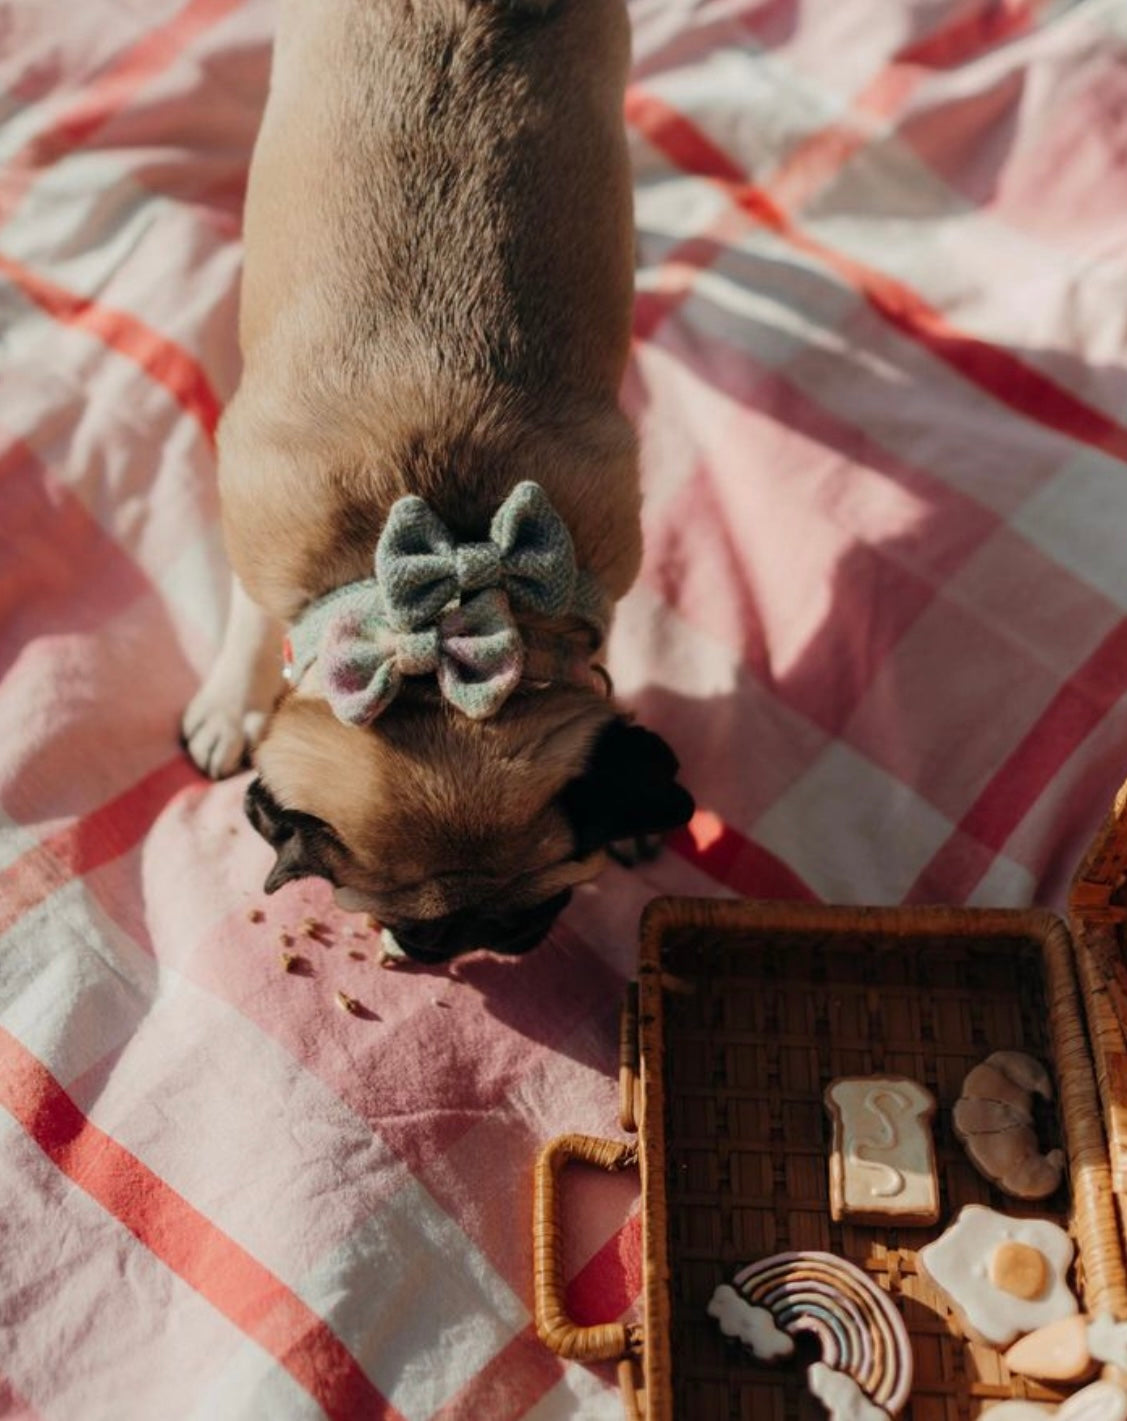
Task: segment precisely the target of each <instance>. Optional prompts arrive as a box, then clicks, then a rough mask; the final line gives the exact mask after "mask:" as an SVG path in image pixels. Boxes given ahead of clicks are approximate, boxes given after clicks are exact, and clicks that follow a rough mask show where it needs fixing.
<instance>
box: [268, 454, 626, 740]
mask: <svg viewBox="0 0 1127 1421" xmlns="http://www.w3.org/2000/svg"><path fill="white" fill-rule="evenodd" d="M374 570H375V576H374V577H370V578H364V579H362V580H360V581H358V582H352V583H348V584H347V585H346V586H344V587H340V588H337V589H335V590H334V591H332V592H330V593H328V594H327V595H326V596H324V597H321V598H319V599H318V600H317V601H315V602H313V603H311V604H310V605H309V606H308V607H307V608H306V609H305V610H304V611H303V612H302V613H301V615H300V616H299V617H298V619H297V620H296V622H295V623H294V625H293V626H292V627H291V629H290V633H289V636H288V637H287V638H286V643H285V648H284V654H285V657H286V674H287V677H288V679H289V680H291V682H293V683H294V684H296V683H297V682H298V681H299V680H300V679H301V677H302V675H303V674H304V673H305V671H306V670H307V669H308V668H309V666H311V665H312V664H313V662H314V661H315V660H320V661H321V663H322V677H323V680H324V684H325V693H326V695H327V697H328V700H329V703H330V705H331V706H332V708H333V710H334V712H335V713H336V715H337V716H338V717H339V718H340V719H341V720H345V721H347V722H349V723H351V724H367V723H368V722H370V721H371V720H373V719H374V718H375V717H376V716H378V715H380V714H381V713H382V712H383V711H384V710H385V709H386V708H387V706H388V705H389V704H390V703H391V701H392V700H393V699H394V697H395V696H396V695H397V694H398V692H399V690H400V688H401V685H402V680H403V678H404V677H405V676H426V675H432V674H433V675H436V676H437V678H438V683H439V686H440V689H441V690H442V693H443V695H444V696H445V697H446V699H448V700H449V701H451V703H452V704H454V705H456V706H457V707H458V708H459V709H460V710H462V711H463V712H464V713H465V714H466V715H469V716H470V717H472V718H473V719H485V718H487V717H488V716H491V715H495V714H496V713H497V711H498V710H499V709H500V708H501V706H502V705H503V704H504V702H505V700H506V699H507V698H508V696H509V695H510V694H511V693H512V691H513V690H514V689H515V688H516V686H517V685H518V684H520V683H521V682H524V683H526V684H529V683H543V682H552V683H557V682H560V681H564V682H568V683H571V684H592V683H593V679H594V676H595V674H596V673H594V672H593V671H592V669H591V660H592V658H593V656H594V655H595V654H596V653H597V652H598V650H599V649H600V647H601V646H602V645H603V643H604V641H605V639H606V633H607V629H608V626H609V623H610V615H611V603H610V599H609V598H608V597H607V596H606V594H605V593H604V592H603V590H602V588H601V587H600V586H599V585H598V583H597V582H596V581H595V579H594V578H593V577H591V576H590V574H588V573H585V572H581V571H580V570H579V569H577V567H576V563H575V551H574V547H573V545H572V541H571V535H570V533H569V532H568V529H567V525H566V524H565V523H564V522H563V520H562V519H561V518H560V516H559V514H558V513H556V511H555V509H554V508H553V507H552V505H551V503H550V502H549V500H548V498H547V495H546V494H545V493H544V491H543V489H542V488H541V487H540V486H539V484H535V483H532V482H527V481H526V482H524V483H520V484H518V485H517V486H516V488H514V489H513V491H512V493H510V494H509V496H508V497H507V498H506V499H505V501H504V502H503V503H502V504H501V506H500V508H498V510H497V512H496V514H495V515H494V517H493V520H492V523H491V525H490V536H489V538H488V539H487V540H486V541H484V542H480V543H457V542H456V541H455V540H454V538H453V536H452V535H451V533H450V531H449V529H448V528H447V527H446V525H445V524H444V523H443V522H442V520H441V519H440V518H439V517H438V515H437V514H436V513H435V512H434V510H433V509H432V508H430V507H429V505H428V504H426V503H425V502H424V501H423V500H422V499H421V498H417V497H415V496H414V495H411V496H408V497H406V498H401V499H398V500H397V501H396V502H395V503H394V504H393V505H392V507H391V510H390V512H389V515H388V519H387V522H386V524H385V525H384V529H383V531H382V533H381V534H380V538H379V541H378V543H377V545H376V551H375V557H374ZM516 612H526V613H538V614H540V615H543V616H573V617H576V618H577V619H578V620H580V621H581V622H583V623H584V624H585V625H586V626H587V627H588V628H589V629H590V632H591V647H590V650H589V652H588V654H587V655H586V656H583V655H582V653H578V652H577V651H576V649H575V647H574V644H573V643H572V642H570V641H568V639H567V638H563V637H541V636H539V635H537V636H532V635H531V634H530V633H528V632H527V631H526V632H523V633H522V631H521V629H520V628H519V627H518V626H517V623H516V620H515V617H514V613H516Z"/></svg>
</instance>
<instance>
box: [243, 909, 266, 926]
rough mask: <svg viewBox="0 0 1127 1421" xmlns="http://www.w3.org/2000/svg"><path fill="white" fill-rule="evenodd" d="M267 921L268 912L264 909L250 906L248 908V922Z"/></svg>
mask: <svg viewBox="0 0 1127 1421" xmlns="http://www.w3.org/2000/svg"><path fill="white" fill-rule="evenodd" d="M265 921H266V914H265V913H264V912H263V911H262V909H261V908H248V909H247V922H248V923H262V922H265Z"/></svg>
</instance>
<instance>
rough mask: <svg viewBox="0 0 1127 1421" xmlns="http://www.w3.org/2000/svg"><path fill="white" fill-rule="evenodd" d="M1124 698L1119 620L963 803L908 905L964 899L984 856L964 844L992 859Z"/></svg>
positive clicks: (1125, 631)
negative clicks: (952, 831)
mask: <svg viewBox="0 0 1127 1421" xmlns="http://www.w3.org/2000/svg"><path fill="white" fill-rule="evenodd" d="M1125 694H1127V621H1121V622H1119V623H1117V624H1116V626H1115V627H1114V628H1113V629H1112V631H1111V632H1110V634H1109V635H1108V636H1106V637H1105V638H1104V640H1103V642H1101V644H1100V645H1099V646H1098V647H1097V648H1096V650H1095V651H1094V652H1093V653H1092V655H1091V656H1089V658H1088V660H1087V661H1086V662H1085V663H1084V664H1083V666H1081V667H1080V668H1079V670H1078V671H1076V672H1075V673H1074V674H1073V675H1072V676H1071V677H1070V678H1069V680H1068V681H1066V682H1065V684H1064V685H1063V686H1062V687H1061V688H1060V690H1059V691H1058V692H1057V694H1056V695H1055V696H1054V697H1053V699H1052V700H1051V701H1050V702H1049V704H1048V706H1047V707H1046V708H1045V710H1044V711H1043V712H1042V713H1041V715H1040V717H1039V718H1038V720H1037V722H1036V723H1035V724H1034V726H1033V728H1032V729H1031V730H1030V731H1029V732H1028V734H1027V735H1026V736H1025V738H1024V739H1023V740H1022V741H1021V743H1020V744H1019V745H1018V747H1017V749H1016V750H1015V751H1014V752H1013V754H1012V755H1011V756H1010V757H1009V759H1008V760H1007V761H1006V762H1005V764H1004V765H1003V766H1002V767H1001V769H1000V770H999V771H998V773H997V774H996V775H994V777H993V778H992V779H991V780H990V783H989V784H988V785H987V786H986V788H985V789H984V790H983V791H982V793H981V794H980V795H979V797H978V798H977V799H976V800H975V802H974V804H973V805H971V807H970V809H969V810H968V811H967V813H966V815H965V816H964V817H963V819H962V820H961V821H960V823H959V826H958V827H959V831H960V834H959V837H958V838H952V839H949V840H948V841H947V842H946V843H945V844H944V845H943V847H942V848H941V849H940V850H939V851H938V853H937V854H936V855H935V856H934V857H933V858H932V859H931V861H930V862H929V863H928V865H927V866H926V867H925V868H924V869H923V870H922V872H921V873H920V875H919V877H918V878H917V880H916V882H915V883H914V884H913V885H912V888H911V889H910V890H909V894H908V899H909V901H913V902H921V901H924V900H925V899H929V900H930V899H931V898H933V897H934V896H935V894H936V893H937V892H941V893H942V894H943V896H944V898H945V899H947V900H949V901H950V902H952V903H957V902H961V901H962V900H963V899H965V898H966V896H967V894H969V893H971V892H972V891H973V890H974V888H975V887H976V886H977V884H978V883H979V881H980V880H981V878H982V876H983V874H984V873H985V872H986V870H987V869H988V868H989V866H990V861H991V859H990V856H989V855H980V854H977V853H973V852H968V849H967V845H966V839H967V838H969V839H971V840H973V841H974V843H976V844H980V845H982V846H983V847H984V848H986V849H988V850H991V851H992V853H994V854H997V853H1000V852H1001V851H1002V849H1003V848H1004V847H1005V844H1006V840H1007V839H1008V838H1009V837H1010V835H1011V834H1012V833H1013V832H1014V830H1015V829H1016V828H1017V826H1018V825H1019V824H1020V823H1021V821H1022V819H1024V817H1025V816H1026V814H1028V813H1029V811H1030V810H1031V809H1032V808H1033V806H1034V804H1036V802H1037V800H1038V798H1039V796H1040V795H1041V794H1042V793H1043V791H1044V789H1045V786H1046V785H1047V784H1048V783H1049V782H1050V780H1052V778H1053V776H1054V775H1056V774H1057V772H1058V771H1059V770H1060V769H1061V768H1062V766H1063V765H1064V764H1065V763H1066V762H1067V761H1068V760H1069V759H1070V757H1071V756H1072V755H1073V754H1075V752H1076V751H1077V749H1078V748H1079V747H1080V745H1081V744H1083V742H1084V740H1085V739H1086V738H1087V737H1088V736H1089V735H1090V734H1091V733H1092V731H1093V730H1094V729H1095V727H1096V726H1097V725H1098V724H1099V723H1100V721H1101V720H1102V719H1103V718H1104V716H1106V715H1107V713H1108V711H1109V710H1111V708H1112V706H1114V705H1115V703H1116V702H1117V701H1118V700H1120V699H1121V698H1122V697H1123V696H1124V695H1125Z"/></svg>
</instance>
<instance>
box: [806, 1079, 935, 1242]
mask: <svg viewBox="0 0 1127 1421" xmlns="http://www.w3.org/2000/svg"><path fill="white" fill-rule="evenodd" d="M824 1099H825V1104H826V1109H827V1110H828V1111H829V1113H830V1118H831V1120H832V1121H833V1140H832V1145H831V1150H830V1214H831V1216H832V1217H833V1218H834V1219H835V1220H838V1221H840V1220H842V1219H852V1220H855V1221H856V1222H857V1223H876V1224H887V1223H896V1224H903V1225H907V1226H912V1225H927V1224H934V1223H935V1222H936V1221H937V1220H938V1218H939V1181H938V1178H937V1175H936V1169H935V1145H934V1142H933V1140H932V1134H931V1121H932V1118H933V1116H934V1115H935V1097H934V1096H933V1095H932V1094H931V1092H930V1091H929V1090H925V1088H924V1087H923V1086H922V1085H919V1084H918V1083H917V1082H916V1081H913V1080H909V1079H908V1078H907V1077H906V1076H843V1077H841V1078H840V1079H838V1080H835V1081H831V1083H830V1085H829V1086H828V1087H827V1089H826V1093H825V1097H824Z"/></svg>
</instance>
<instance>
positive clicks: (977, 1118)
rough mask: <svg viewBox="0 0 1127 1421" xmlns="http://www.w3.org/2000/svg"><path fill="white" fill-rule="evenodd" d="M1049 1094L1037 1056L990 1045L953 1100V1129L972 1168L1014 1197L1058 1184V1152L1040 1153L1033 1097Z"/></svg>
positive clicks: (1035, 1195) (1040, 1194) (1039, 1194)
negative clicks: (992, 1049)
mask: <svg viewBox="0 0 1127 1421" xmlns="http://www.w3.org/2000/svg"><path fill="white" fill-rule="evenodd" d="M1034 1095H1039V1096H1041V1098H1042V1099H1043V1100H1052V1098H1053V1084H1052V1081H1051V1080H1050V1079H1049V1073H1048V1072H1047V1071H1046V1070H1045V1068H1044V1066H1042V1065H1041V1063H1040V1061H1037V1060H1035V1059H1034V1058H1033V1057H1032V1056H1027V1055H1026V1054H1025V1053H1024V1052H1023V1051H995V1052H994V1054H993V1055H992V1056H988V1057H987V1058H986V1060H985V1061H983V1062H982V1063H981V1065H978V1066H975V1067H974V1069H973V1070H972V1071H970V1073H969V1074H968V1075H967V1078H966V1080H965V1081H964V1082H963V1092H962V1095H961V1096H960V1097H959V1099H958V1101H957V1102H956V1103H955V1109H954V1113H953V1122H954V1127H955V1134H956V1135H957V1136H958V1137H959V1139H960V1140H961V1141H962V1144H963V1148H964V1149H965V1150H966V1152H967V1156H968V1157H969V1159H970V1162H971V1163H972V1164H973V1165H974V1167H975V1169H977V1170H978V1172H979V1173H980V1174H981V1175H983V1176H984V1177H985V1178H986V1179H988V1180H990V1182H991V1184H994V1185H996V1186H997V1187H998V1188H999V1189H1001V1190H1002V1192H1003V1193H1005V1194H1010V1195H1012V1196H1013V1197H1014V1198H1015V1199H1027V1200H1028V1199H1046V1198H1048V1196H1049V1195H1050V1194H1054V1193H1055V1192H1056V1190H1057V1189H1058V1188H1059V1186H1060V1182H1061V1178H1062V1176H1063V1174H1064V1154H1063V1152H1062V1151H1061V1150H1052V1151H1050V1152H1049V1153H1048V1154H1047V1155H1044V1154H1042V1153H1041V1147H1040V1145H1039V1144H1038V1141H1037V1132H1036V1130H1035V1129H1034V1128H1033V1097H1034Z"/></svg>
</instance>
